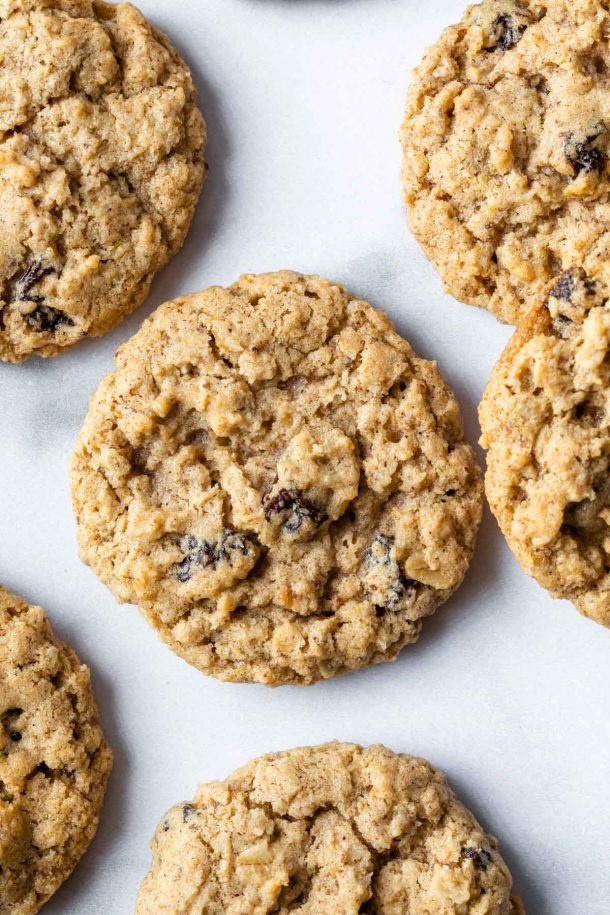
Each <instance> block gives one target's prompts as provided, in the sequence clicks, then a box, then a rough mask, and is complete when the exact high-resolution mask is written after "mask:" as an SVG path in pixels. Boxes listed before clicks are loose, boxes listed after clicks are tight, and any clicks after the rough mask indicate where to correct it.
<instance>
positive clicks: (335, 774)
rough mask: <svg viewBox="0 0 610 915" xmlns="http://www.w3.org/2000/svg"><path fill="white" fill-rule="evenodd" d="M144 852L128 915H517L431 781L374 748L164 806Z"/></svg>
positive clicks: (503, 878)
mask: <svg viewBox="0 0 610 915" xmlns="http://www.w3.org/2000/svg"><path fill="white" fill-rule="evenodd" d="M227 849H230V850H231V851H230V854H229V853H228V852H227ZM152 852H153V863H152V868H151V870H150V872H149V874H148V875H147V877H146V878H145V880H144V883H143V884H142V887H141V890H140V895H139V898H138V903H137V906H136V913H137V915H153V913H154V915H161V913H166V915H172V913H175V915H178V913H181V915H195V913H199V912H203V911H205V912H206V913H208V915H271V913H277V915H287V913H288V912H300V913H302V915H337V913H341V915H347V913H353V915H356V913H365V912H366V913H370V915H403V913H405V912H411V913H413V915H430V913H434V915H440V913H447V915H449V913H456V915H457V913H458V912H459V913H461V915H524V913H523V908H522V906H521V904H520V903H519V901H518V900H516V899H511V896H510V891H511V878H510V874H509V872H508V869H507V867H506V865H505V863H504V861H503V860H502V858H501V857H500V854H499V852H498V845H497V842H496V840H495V839H494V838H492V837H491V836H489V835H487V834H486V833H485V832H484V831H483V830H482V829H481V827H480V826H479V824H478V823H477V822H476V820H475V818H474V817H473V816H472V814H471V813H469V812H468V811H467V810H466V809H465V808H464V807H463V806H462V804H461V803H460V802H459V801H458V799H457V798H456V796H455V795H454V794H453V792H452V791H451V789H450V788H449V787H448V785H447V783H446V781H445V778H444V776H443V775H442V774H441V773H440V772H438V771H436V770H435V769H433V768H432V766H430V765H429V764H428V763H427V762H425V761H424V760H421V759H416V758H414V757H412V756H406V755H401V756H398V755H396V754H394V753H392V752H391V751H390V750H387V749H386V748H385V747H382V746H374V747H369V748H367V749H362V748H361V747H357V746H353V745H350V744H339V743H331V744H325V745H323V746H319V747H304V748H301V749H297V750H290V751H287V752H284V753H275V754H270V755H269V756H263V757H261V758H260V759H256V760H254V761H253V762H251V763H250V764H249V765H247V766H245V767H244V768H243V769H239V770H238V771H237V772H235V773H234V774H233V775H232V776H231V777H230V778H228V779H227V780H226V781H225V782H212V783H211V784H208V785H202V786H201V787H200V788H199V790H198V791H197V794H196V795H195V798H194V800H193V801H192V802H191V803H189V804H178V805H177V806H176V807H174V808H172V809H171V810H170V811H169V812H168V813H167V814H166V816H164V817H163V819H162V820H161V822H160V823H159V826H158V828H157V831H156V833H155V836H154V838H153V841H152Z"/></svg>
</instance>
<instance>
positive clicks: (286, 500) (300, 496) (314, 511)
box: [263, 489, 328, 534]
mask: <svg viewBox="0 0 610 915" xmlns="http://www.w3.org/2000/svg"><path fill="white" fill-rule="evenodd" d="M263 507H264V509H265V518H266V519H267V521H271V519H272V517H273V516H274V515H286V518H285V519H284V520H283V522H282V525H283V527H284V529H285V530H286V531H287V532H288V533H289V534H294V533H296V532H297V531H298V530H300V528H301V527H302V525H303V524H304V523H305V521H310V522H311V523H312V524H313V525H315V527H320V525H321V524H324V522H325V521H326V519H327V518H328V515H327V514H326V512H325V511H322V509H319V508H317V506H315V505H314V504H313V502H312V501H311V500H310V499H308V498H307V497H306V496H305V494H304V493H303V492H302V491H301V490H300V489H280V490H279V491H278V492H277V493H276V494H275V495H274V496H270V495H269V494H267V495H265V496H263Z"/></svg>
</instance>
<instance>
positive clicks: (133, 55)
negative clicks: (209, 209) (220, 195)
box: [0, 0, 206, 362]
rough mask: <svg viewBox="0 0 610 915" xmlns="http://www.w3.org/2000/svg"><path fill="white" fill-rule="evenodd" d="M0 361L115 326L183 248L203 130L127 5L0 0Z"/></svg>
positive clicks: (162, 52)
mask: <svg viewBox="0 0 610 915" xmlns="http://www.w3.org/2000/svg"><path fill="white" fill-rule="evenodd" d="M0 19H1V21H0V58H1V60H2V70H1V72H0V212H2V220H1V221H0V360H4V361H7V362H20V361H22V360H23V359H27V358H28V357H29V356H31V355H32V354H34V353H36V354H37V355H39V356H54V355H56V354H57V353H60V352H62V351H63V350H64V349H65V348H66V347H69V346H72V345H73V344H74V343H76V342H77V341H78V340H80V339H81V337H84V336H98V335H99V334H103V333H105V332H106V331H108V330H110V329H111V328H112V327H114V326H115V325H116V324H118V323H119V322H120V321H121V320H122V318H124V317H125V315H127V314H129V312H131V311H133V309H134V308H136V307H137V306H138V305H140V303H141V302H142V301H143V300H144V299H145V298H146V295H147V293H148V290H149V288H150V284H151V282H152V279H153V277H154V275H155V273H156V272H157V271H158V270H160V269H161V267H163V266H164V265H165V264H166V263H167V261H168V260H169V258H170V257H171V256H172V255H174V254H176V252H177V251H178V250H179V248H180V247H181V245H182V243H183V241H184V238H185V235H186V232H187V229H188V227H189V224H190V222H191V218H192V216H193V212H194V209H195V204H196V202H197V199H198V197H199V193H200V190H201V186H202V184H203V180H204V176H205V163H204V148H205V139H206V131H205V124H204V122H203V118H202V117H201V114H200V113H199V111H198V110H197V107H196V96H197V93H196V90H195V87H194V85H193V81H192V78H191V75H190V72H189V70H188V67H187V66H186V64H185V63H184V61H183V60H182V59H181V58H180V57H179V55H178V54H177V52H176V51H175V50H174V48H173V47H172V46H171V44H170V42H169V40H168V39H167V37H166V36H165V35H163V34H162V33H161V32H159V31H158V30H157V29H155V28H153V27H152V26H150V25H149V24H148V23H147V21H146V19H145V18H144V17H143V16H142V14H141V13H139V12H138V11H137V10H136V9H134V7H133V6H131V5H129V4H118V5H114V4H108V3H103V2H98V0H93V2H91V0H0Z"/></svg>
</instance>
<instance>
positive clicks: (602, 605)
mask: <svg viewBox="0 0 610 915" xmlns="http://www.w3.org/2000/svg"><path fill="white" fill-rule="evenodd" d="M609 354H610V302H609V299H608V291H607V289H605V287H603V286H602V284H601V283H599V282H596V281H595V280H592V279H591V278H589V277H587V276H586V274H585V273H584V272H583V271H582V270H581V269H580V268H575V269H574V270H572V271H569V272H567V273H565V274H564V275H563V276H562V277H561V278H560V279H559V280H558V281H557V282H556V283H555V285H554V286H553V287H552V288H551V290H550V292H549V294H548V297H547V299H546V301H545V302H544V304H541V305H539V306H538V307H537V308H534V309H533V310H532V312H531V313H530V314H529V315H528V316H527V317H526V318H524V319H523V320H522V322H521V323H520V324H519V326H518V327H517V330H516V332H515V334H514V336H513V339H512V340H511V342H510V343H509V345H508V347H507V349H506V350H505V352H504V354H503V356H502V358H501V360H500V362H499V363H498V365H497V366H496V368H495V369H494V372H493V374H492V376H491V379H490V381H489V384H488V386H487V390H486V391H485V395H484V397H483V401H482V403H481V406H480V411H479V413H480V420H481V428H482V430H483V436H482V438H481V444H482V445H483V447H484V448H487V449H489V454H488V458H487V461H488V466H487V476H486V490H487V497H488V499H489V502H490V505H491V509H492V511H493V513H494V514H495V516H496V518H497V519H498V522H499V524H500V527H501V528H502V531H503V532H504V535H505V537H506V539H507V541H508V544H509V546H510V547H511V549H512V551H513V552H514V554H515V556H516V557H517V559H518V561H519V563H520V564H521V566H522V567H523V568H524V570H525V571H526V572H528V573H529V574H530V575H533V576H534V578H536V580H537V581H538V582H539V583H540V584H541V585H542V586H543V587H544V588H546V589H547V590H548V591H550V593H551V594H552V595H553V597H563V598H567V599H568V600H571V601H573V603H574V604H575V605H576V607H577V608H578V610H580V612H581V613H583V614H585V615H586V616H589V617H591V618H592V619H594V620H596V621H597V622H598V623H602V624H603V625H605V626H610V484H609V477H608V466H609V457H608V455H609V454H610V355H609Z"/></svg>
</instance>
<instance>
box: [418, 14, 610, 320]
mask: <svg viewBox="0 0 610 915" xmlns="http://www.w3.org/2000/svg"><path fill="white" fill-rule="evenodd" d="M609 35H610V11H609V10H608V6H607V4H605V3H601V2H599V0H553V3H543V2H538V0H522V2H516V0H484V2H483V3H481V4H480V5H479V6H471V7H469V8H468V9H467V10H466V13H465V15H464V18H463V19H462V21H461V23H460V24H459V25H455V26H452V27H450V28H448V29H447V30H446V31H445V32H444V33H443V34H442V35H441V37H440V39H439V41H438V42H437V44H436V45H434V46H433V47H432V48H430V49H429V50H428V51H427V53H426V55H425V57H424V59H423V61H422V63H421V65H420V66H419V67H418V68H417V70H416V71H415V76H414V80H413V83H412V85H411V88H410V91H409V94H408V98H407V105H406V114H405V120H404V123H403V127H402V131H401V142H402V148H403V152H404V164H403V188H404V196H405V199H406V202H407V206H408V210H409V219H410V224H411V228H412V230H413V232H414V234H415V235H416V237H417V238H418V240H419V242H420V243H421V244H422V246H423V248H424V250H425V252H426V254H427V255H428V257H429V258H430V259H431V261H432V262H433V264H434V265H435V267H436V268H437V269H438V271H439V272H440V275H441V278H442V280H443V282H444V284H445V287H446V289H447V291H449V292H450V293H452V294H453V295H454V296H456V298H458V299H461V300H462V301H463V302H468V303H470V304H472V305H479V306H481V307H483V308H487V309H489V310H490V311H491V312H492V313H493V314H494V315H495V316H496V317H497V318H499V319H500V320H501V321H505V322H509V323H515V324H516V323H517V321H518V320H519V319H520V318H521V317H523V316H524V315H525V314H526V313H527V312H528V311H529V309H530V308H531V307H532V305H533V304H535V302H536V301H538V300H539V299H540V297H541V296H542V295H543V294H544V290H545V288H546V287H547V286H548V284H549V282H550V281H551V280H552V279H554V278H556V277H557V276H558V275H559V274H561V272H562V271H563V270H565V269H568V268H570V267H572V266H582V267H583V268H584V269H585V270H586V271H587V273H588V275H589V276H592V277H596V278H600V279H603V280H604V281H605V282H608V281H610V173H609V170H608V151H609V147H610V133H609V131H610V80H609V79H608V74H609V72H610V44H609V40H610V39H609V38H608V36H609Z"/></svg>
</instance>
